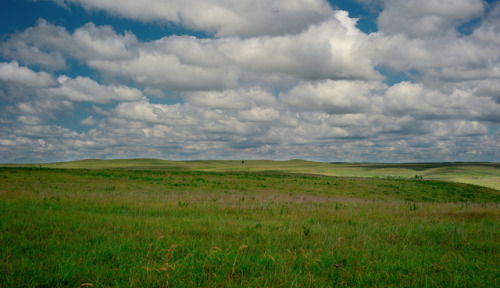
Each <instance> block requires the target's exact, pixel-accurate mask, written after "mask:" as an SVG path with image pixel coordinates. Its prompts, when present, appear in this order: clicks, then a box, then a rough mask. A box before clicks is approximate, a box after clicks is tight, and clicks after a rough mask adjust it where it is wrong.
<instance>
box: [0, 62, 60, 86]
mask: <svg viewBox="0 0 500 288" xmlns="http://www.w3.org/2000/svg"><path fill="white" fill-rule="evenodd" d="M0 82H4V83H5V84H4V85H6V86H17V87H32V88H36V87H49V86H53V85H55V84H56V81H55V79H54V78H53V77H52V75H50V74H48V73H47V72H43V71H41V72H35V71H33V70H31V69H29V68H26V67H22V66H19V63H18V62H17V61H12V62H9V63H6V62H0Z"/></svg>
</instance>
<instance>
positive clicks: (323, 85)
mask: <svg viewBox="0 0 500 288" xmlns="http://www.w3.org/2000/svg"><path fill="white" fill-rule="evenodd" d="M383 89H385V85H383V84H382V83H380V82H364V81H346V80H340V81H331V80H327V81H323V82H319V83H313V82H305V83H302V84H299V85H297V86H295V87H294V88H293V89H292V90H290V92H288V93H286V94H282V95H281V96H280V98H281V99H282V101H284V102H286V103H289V104H290V105H293V106H295V107H296V108H297V109H299V110H303V111H304V110H306V111H307V110H309V111H324V112H326V113H329V114H350V113H363V112H369V111H373V109H374V108H373V106H374V104H375V103H374V102H373V100H372V99H371V98H372V97H373V96H376V95H377V94H378V93H380V91H381V90H383Z"/></svg>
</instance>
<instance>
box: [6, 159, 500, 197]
mask: <svg viewBox="0 0 500 288" xmlns="http://www.w3.org/2000/svg"><path fill="white" fill-rule="evenodd" d="M3 166H6V165H3ZM14 166H16V165H14ZM21 166H26V165H21ZM28 166H29V165H28ZM31 166H32V167H39V166H40V165H31ZM42 166H43V167H48V168H92V169H99V168H100V169H149V170H156V169H187V170H193V171H212V172H214V171H215V172H225V171H247V172H262V171H277V172H287V173H299V174H317V175H326V176H350V177H381V178H412V177H414V176H415V175H418V176H419V177H422V179H425V180H443V181H451V182H459V183H468V184H475V185H480V186H485V187H490V188H494V189H497V190H500V164H499V163H402V164H386V163H324V162H312V161H304V160H289V161H271V160H246V161H244V163H243V164H242V161H241V160H218V161H217V160H204V161H168V160H159V159H117V160H95V159H87V160H80V161H71V162H61V163H48V164H43V165H42Z"/></svg>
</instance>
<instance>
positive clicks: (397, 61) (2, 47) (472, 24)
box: [0, 0, 500, 162]
mask: <svg viewBox="0 0 500 288" xmlns="http://www.w3.org/2000/svg"><path fill="white" fill-rule="evenodd" d="M55 2H57V3H58V5H61V6H64V7H66V8H65V9H66V10H64V11H71V9H74V7H82V8H83V9H85V10H86V11H88V13H89V15H92V13H96V12H100V13H106V14H108V15H110V17H115V18H113V19H121V21H124V20H126V21H132V22H138V23H151V25H159V26H168V25H177V26H180V27H184V28H186V29H188V30H186V32H185V33H184V34H182V35H173V34H172V35H165V36H164V37H161V38H158V39H154V40H151V41H145V40H140V39H141V38H142V37H140V36H141V35H136V34H135V33H134V32H133V31H122V32H117V28H116V27H113V23H112V22H113V21H111V23H109V24H106V25H98V24H95V23H94V22H87V23H82V24H81V25H80V26H79V27H78V28H76V29H73V30H70V29H68V28H66V27H65V26H63V25H61V24H57V23H52V22H49V21H47V20H44V19H39V20H38V21H37V22H36V23H35V24H34V25H33V26H31V27H27V28H26V29H24V30H22V31H17V32H14V33H12V34H9V35H6V36H5V37H3V38H1V39H2V40H1V42H0V55H1V56H2V58H1V61H0V101H1V103H2V104H3V105H2V107H1V109H0V155H1V159H0V161H1V162H49V161H64V160H73V159H81V158H128V157H155V158H164V159H260V158H268V159H291V158H303V159H310V160H319V161H380V162H413V161H500V151H499V148H500V145H499V144H498V143H500V130H499V128H500V112H499V111H500V85H499V84H498V83H500V82H499V80H500V48H499V47H500V40H499V39H500V17H498V16H499V15H500V4H499V3H498V2H494V3H487V2H484V1H480V0H460V1H441V2H436V1H430V0H425V1H422V0H420V1H416V0H415V1H413V0H411V1H403V2H401V1H392V0H383V1H382V0H380V1H368V0H359V1H358V2H360V3H362V4H363V5H365V6H364V7H365V8H366V9H375V10H376V11H379V12H378V17H377V20H376V25H377V27H378V30H377V31H376V32H372V33H366V32H363V31H362V30H360V29H359V28H358V26H357V19H356V18H352V17H351V16H350V14H349V11H342V10H338V9H337V8H335V6H334V5H331V4H329V3H328V2H326V1H323V0H293V1H280V0H273V1H233V2H234V3H232V2H231V1H229V2H231V3H229V2H228V1H218V0H212V1H197V0H192V1H155V0H148V1H146V2H147V3H146V2H144V1H143V2H141V4H140V5H138V4H137V3H138V2H137V1H114V0H109V1H80V0H65V1H63V0H59V1H55ZM451 2H453V3H451ZM123 19H124V20H123ZM192 30H196V31H202V32H206V33H208V34H207V36H206V37H196V36H194V35H190V32H189V31H192Z"/></svg>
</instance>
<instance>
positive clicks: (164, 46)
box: [89, 36, 238, 90]
mask: <svg viewBox="0 0 500 288" xmlns="http://www.w3.org/2000/svg"><path fill="white" fill-rule="evenodd" d="M188 42H189V43H188ZM191 52H192V53H191ZM89 65H90V66H91V67H93V68H96V69H98V70H100V71H101V72H105V73H110V74H112V75H119V76H126V77H130V78H132V79H134V80H135V81H136V82H138V83H140V84H141V85H144V86H151V88H153V87H156V88H164V89H168V90H223V89H226V88H232V87H236V86H237V76H238V74H237V72H235V71H234V69H233V68H232V67H231V66H230V65H229V64H228V63H227V62H226V60H225V59H224V57H223V56H222V55H221V53H220V52H219V51H218V50H217V48H216V47H214V45H213V41H212V40H197V39H195V38H192V37H177V36H172V37H167V38H162V39H160V40H158V41H153V42H150V43H144V44H143V45H142V46H141V47H140V48H138V54H137V56H136V57H134V58H130V59H125V60H120V61H118V60H90V61H89Z"/></svg>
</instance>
